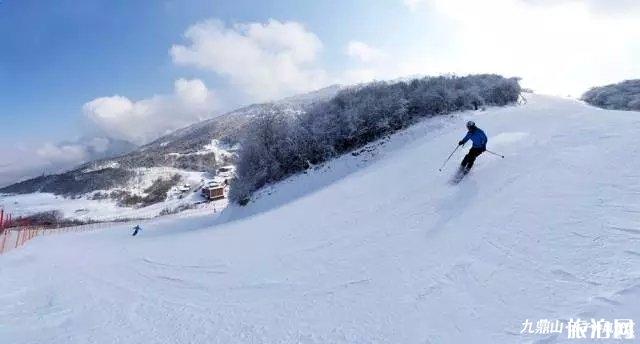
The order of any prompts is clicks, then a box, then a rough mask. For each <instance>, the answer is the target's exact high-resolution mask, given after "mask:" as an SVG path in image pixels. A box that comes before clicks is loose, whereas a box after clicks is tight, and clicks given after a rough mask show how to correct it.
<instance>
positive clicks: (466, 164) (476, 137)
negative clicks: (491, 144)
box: [458, 121, 487, 173]
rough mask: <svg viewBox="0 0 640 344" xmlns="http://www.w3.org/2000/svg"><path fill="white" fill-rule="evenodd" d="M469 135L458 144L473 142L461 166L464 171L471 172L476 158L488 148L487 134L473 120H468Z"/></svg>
mask: <svg viewBox="0 0 640 344" xmlns="http://www.w3.org/2000/svg"><path fill="white" fill-rule="evenodd" d="M467 130H468V132H467V135H465V137H464V138H463V139H462V140H460V142H458V145H460V146H462V145H463V144H465V143H467V141H469V140H471V142H473V146H472V147H471V149H470V150H469V153H467V155H465V156H464V159H462V163H461V164H460V168H461V169H462V171H463V172H465V173H466V172H469V170H470V169H471V167H473V163H474V162H475V161H476V158H477V157H478V156H479V155H480V154H482V153H483V152H484V151H486V150H487V135H485V133H484V131H482V129H480V128H478V127H476V124H475V123H474V122H473V121H469V122H467Z"/></svg>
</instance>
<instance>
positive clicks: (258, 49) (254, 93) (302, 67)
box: [170, 19, 329, 101]
mask: <svg viewBox="0 0 640 344" xmlns="http://www.w3.org/2000/svg"><path fill="white" fill-rule="evenodd" d="M185 38H186V39H187V40H188V41H189V43H188V44H187V45H174V46H173V47H172V48H171V50H170V54H171V56H172V58H173V61H174V63H176V64H179V65H185V66H195V67H198V68H202V69H205V70H209V71H213V72H215V73H217V74H220V75H223V76H225V77H227V78H229V80H230V81H231V83H232V84H233V86H235V87H237V88H238V89H240V90H241V91H243V92H244V93H246V94H248V95H250V96H251V97H252V98H253V100H256V101H263V100H271V99H274V98H278V97H283V96H288V95H292V94H295V93H299V92H304V91H310V90H314V89H317V88H320V87H322V86H325V85H326V84H327V83H328V82H329V81H328V77H327V75H326V73H325V72H324V71H323V70H322V69H319V68H316V67H314V63H315V62H316V59H317V57H318V54H319V52H320V51H321V49H322V42H321V41H320V39H319V38H318V37H317V36H316V35H315V34H314V33H312V32H310V31H308V30H306V29H305V28H304V26H302V25H301V24H299V23H296V22H280V21H277V20H273V19H271V20H269V21H268V22H267V23H265V24H262V23H249V24H235V25H232V26H231V27H226V26H225V25H224V23H222V22H221V21H219V20H207V21H203V22H200V23H197V24H195V25H193V26H191V27H190V28H189V29H188V30H187V31H186V33H185Z"/></svg>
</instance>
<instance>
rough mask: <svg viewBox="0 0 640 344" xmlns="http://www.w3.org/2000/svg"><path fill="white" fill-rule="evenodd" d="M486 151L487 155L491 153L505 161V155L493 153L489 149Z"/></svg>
mask: <svg viewBox="0 0 640 344" xmlns="http://www.w3.org/2000/svg"><path fill="white" fill-rule="evenodd" d="M486 151H487V153H491V154H493V155H497V156H499V157H501V158H502V159H504V155H502V154H498V153H496V152H492V151H490V150H488V149H487V150H486Z"/></svg>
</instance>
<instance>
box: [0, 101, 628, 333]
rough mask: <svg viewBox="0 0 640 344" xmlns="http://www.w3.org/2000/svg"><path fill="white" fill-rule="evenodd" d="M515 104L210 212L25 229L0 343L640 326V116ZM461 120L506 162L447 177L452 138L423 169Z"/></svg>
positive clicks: (6, 292)
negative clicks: (574, 323)
mask: <svg viewBox="0 0 640 344" xmlns="http://www.w3.org/2000/svg"><path fill="white" fill-rule="evenodd" d="M529 98H530V99H529V102H528V104H527V105H524V106H518V107H508V108H503V109H490V110H489V111H486V112H475V113H467V114H462V115H458V116H454V117H449V118H438V119H432V120H427V121H425V122H423V123H421V124H419V125H416V126H413V127H412V128H410V129H409V130H407V131H404V132H402V133H399V134H397V135H394V136H392V137H391V138H390V139H389V140H387V141H382V142H384V144H381V143H382V142H378V143H376V144H374V145H372V147H377V148H376V149H371V150H367V151H366V152H364V153H363V154H360V155H358V156H352V155H347V156H344V157H342V158H340V159H337V160H335V161H332V162H331V163H329V164H327V165H326V166H324V167H322V168H319V169H317V170H314V171H310V172H309V173H307V174H301V175H299V176H296V177H294V178H291V179H289V180H287V181H285V182H283V183H280V184H278V185H275V186H273V187H271V188H269V189H266V190H263V191H262V192H261V195H260V196H259V197H258V198H257V200H256V201H255V202H254V203H251V204H250V205H249V206H247V207H245V208H236V207H231V208H228V209H227V210H226V211H225V212H224V213H223V214H222V215H220V216H218V217H216V216H200V217H189V218H185V217H172V218H166V219H157V220H153V221H150V222H147V223H145V224H144V226H143V227H144V229H143V231H142V233H141V234H140V235H139V236H137V237H135V238H134V237H131V230H130V227H131V226H132V224H126V225H118V226H114V227H113V228H111V229H107V230H104V231H101V232H96V233H80V234H68V235H58V236H48V237H41V238H37V239H35V240H33V241H31V242H29V243H28V244H27V245H26V246H25V247H24V248H22V249H18V250H13V251H11V252H9V253H8V254H7V255H5V256H2V257H0V290H2V291H3V292H2V293H0V305H2V306H1V307H0V338H1V339H2V341H1V342H3V343H5V342H6V343H543V342H544V343H556V342H559V343H562V342H575V341H571V340H568V339H567V338H566V332H565V334H563V335H562V336H556V337H554V336H543V335H522V334H520V330H521V329H522V323H523V322H524V321H525V319H531V320H533V321H535V320H537V319H541V318H547V319H559V320H568V319H569V318H576V317H582V318H592V317H593V318H597V319H600V318H605V319H609V320H613V319H615V318H631V319H635V320H636V322H638V321H640V247H639V246H638V245H639V243H640V216H639V214H640V197H639V196H640V160H639V159H637V156H639V153H640V152H639V149H640V148H638V140H637V137H638V132H640V114H638V113H632V112H617V111H605V110H598V109H595V108H592V107H588V106H585V105H583V104H582V103H579V102H576V101H573V100H568V99H561V98H552V97H545V96H530V97H529ZM469 119H473V120H474V121H475V122H476V123H478V125H479V126H480V127H481V128H483V129H484V130H485V131H486V132H487V134H488V135H489V149H490V150H494V151H497V152H500V153H501V154H504V155H505V156H506V158H505V159H500V158H499V157H496V156H492V155H489V154H484V155H482V156H481V157H480V158H479V159H478V161H477V165H476V167H474V170H473V171H472V172H471V173H470V174H469V175H468V176H467V178H466V179H465V180H463V181H462V182H461V183H460V184H458V185H457V186H452V185H449V184H448V183H447V180H448V179H449V177H450V175H451V174H452V173H453V170H454V169H455V165H456V163H457V161H459V160H460V159H461V157H462V154H464V152H460V154H457V155H456V156H455V157H454V161H452V162H451V163H450V164H449V165H448V169H447V170H446V172H444V173H439V172H438V168H439V167H440V164H441V163H442V161H443V159H444V158H445V157H446V156H447V155H448V154H449V152H450V151H451V150H452V149H453V148H454V147H455V144H456V143H457V141H458V140H459V139H460V138H461V137H462V136H463V135H464V123H465V121H466V120H469ZM492 138H495V140H493V139H492ZM636 332H638V329H637V326H636Z"/></svg>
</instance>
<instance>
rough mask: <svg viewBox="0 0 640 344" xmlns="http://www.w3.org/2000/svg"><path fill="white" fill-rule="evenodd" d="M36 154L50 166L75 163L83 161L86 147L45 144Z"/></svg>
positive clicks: (85, 155)
mask: <svg viewBox="0 0 640 344" xmlns="http://www.w3.org/2000/svg"><path fill="white" fill-rule="evenodd" d="M36 154H38V156H39V157H40V158H42V159H44V160H45V161H47V162H49V163H51V164H58V163H64V164H66V163H77V162H81V161H84V159H86V157H87V151H86V147H84V146H82V145H78V144H59V145H55V144H52V143H45V144H44V145H43V146H42V147H40V148H39V149H37V150H36Z"/></svg>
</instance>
